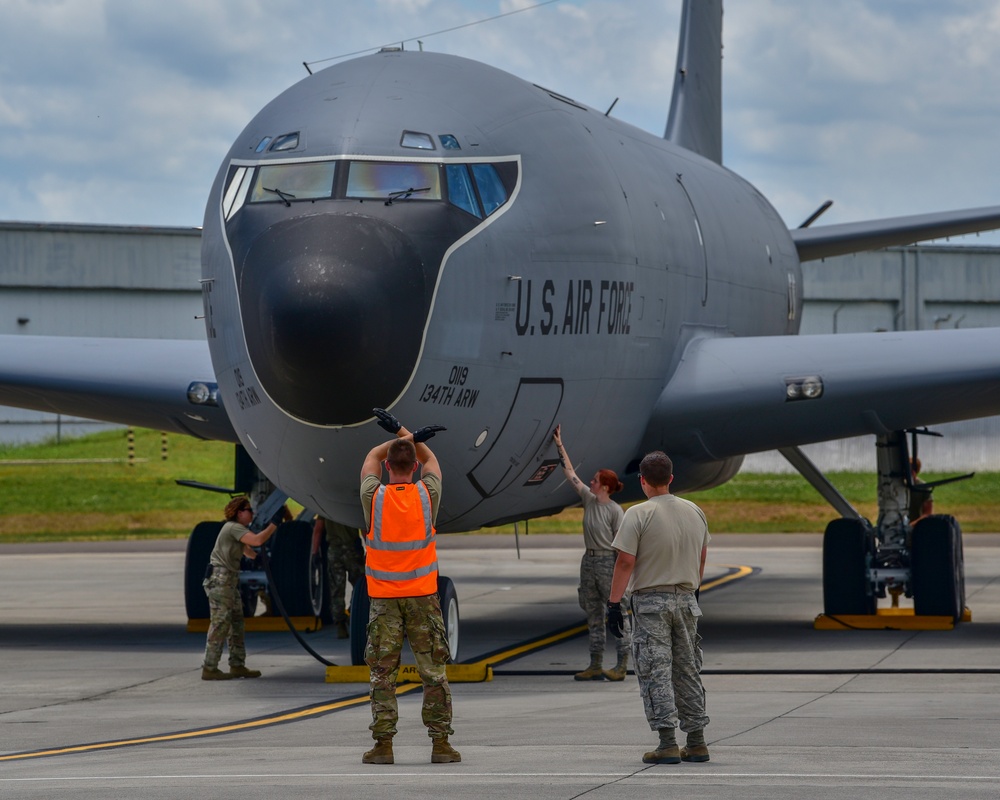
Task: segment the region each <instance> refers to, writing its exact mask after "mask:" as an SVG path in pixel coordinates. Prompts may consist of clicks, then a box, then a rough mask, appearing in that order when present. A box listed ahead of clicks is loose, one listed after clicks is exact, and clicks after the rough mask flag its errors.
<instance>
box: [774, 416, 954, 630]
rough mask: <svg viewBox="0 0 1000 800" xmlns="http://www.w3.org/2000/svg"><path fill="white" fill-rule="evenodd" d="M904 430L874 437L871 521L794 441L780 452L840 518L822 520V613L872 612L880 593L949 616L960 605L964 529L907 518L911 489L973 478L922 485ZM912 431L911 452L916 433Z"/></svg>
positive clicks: (946, 520) (938, 519)
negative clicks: (873, 517) (875, 499)
mask: <svg viewBox="0 0 1000 800" xmlns="http://www.w3.org/2000/svg"><path fill="white" fill-rule="evenodd" d="M906 433H907V431H892V432H891V433H888V434H885V435H881V436H878V437H877V439H876V448H877V463H878V509H879V514H878V521H877V522H876V524H875V525H874V526H873V525H872V524H871V523H870V522H869V521H868V520H866V519H864V518H863V517H862V516H861V514H860V513H858V512H857V511H856V510H855V509H854V508H853V507H852V506H851V505H850V503H849V502H848V501H847V500H846V499H845V498H844V497H843V496H842V495H840V494H839V492H837V491H836V489H834V488H833V486H832V485H831V484H830V483H829V481H827V479H826V478H825V477H824V476H823V475H822V474H821V473H820V472H819V470H818V469H816V467H815V466H814V465H813V464H812V463H811V462H810V461H809V460H808V459H807V458H806V457H805V455H804V454H803V453H802V452H801V451H799V450H798V449H797V448H787V449H786V450H782V451H781V452H782V454H783V455H785V457H786V458H787V459H788V460H789V461H790V462H791V463H792V464H793V465H794V466H795V467H796V468H797V469H798V470H799V472H801V473H802V475H803V476H804V477H805V478H806V479H807V480H808V481H809V482H810V483H812V484H813V486H815V487H816V488H817V489H818V490H819V491H820V493H821V494H823V496H824V497H826V498H827V500H829V501H830V502H831V504H832V505H833V506H834V508H836V509H837V510H838V511H840V512H841V514H842V515H843V517H842V518H841V519H835V520H833V521H832V522H831V523H830V524H829V525H827V528H826V533H825V534H824V536H823V610H824V613H825V614H826V615H827V616H832V617H837V616H844V615H848V614H850V615H869V614H874V613H876V606H877V602H878V598H884V597H887V596H891V597H892V605H893V606H896V605H897V604H898V600H899V597H900V596H901V595H902V596H905V597H909V598H913V608H914V614H916V615H918V616H924V615H926V616H944V617H951V619H952V620H954V621H955V622H956V623H957V622H959V621H960V620H961V619H962V615H963V613H964V611H965V563H964V556H963V551H962V530H961V527H960V526H959V524H958V521H957V520H956V519H955V518H954V517H952V516H948V515H943V514H930V515H927V516H923V517H920V518H919V519H916V520H911V519H910V518H909V509H910V496H911V493H916V492H920V493H921V494H927V493H928V492H929V491H930V490H931V489H932V488H933V487H934V486H938V485H941V484H943V483H949V482H951V481H955V480H962V479H964V478H970V477H972V475H971V474H970V475H961V476H958V477H955V478H948V479H945V480H941V481H935V482H933V483H922V484H919V487H920V488H919V489H918V488H916V487H917V486H918V483H917V481H915V480H914V474H913V471H912V468H911V461H910V448H908V447H907V440H906ZM909 433H911V435H912V436H913V448H912V449H913V453H914V455H916V434H918V433H923V434H930V432H929V431H926V430H919V431H916V430H914V431H909Z"/></svg>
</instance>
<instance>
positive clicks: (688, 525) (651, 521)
mask: <svg viewBox="0 0 1000 800" xmlns="http://www.w3.org/2000/svg"><path fill="white" fill-rule="evenodd" d="M711 538H712V537H711V536H710V535H709V533H708V521H707V520H706V519H705V515H704V513H703V512H702V510H701V509H700V508H698V506H696V505H695V504H694V503H692V502H691V501H690V500H685V499H683V498H681V497H676V496H674V495H672V494H664V495H658V496H656V497H651V498H650V499H648V500H647V501H646V502H645V503H637V504H636V505H634V506H632V507H631V508H629V509H627V510H626V511H625V518H624V519H623V520H622V524H621V527H620V528H619V529H618V535H617V536H615V541H614V543H613V546H614V548H615V549H616V550H620V551H621V552H623V553H628V554H629V555H633V556H635V570H634V571H633V572H632V578H631V580H630V581H629V585H628V591H629V592H635V591H636V590H638V589H647V588H649V587H652V586H665V585H677V586H681V587H684V588H686V589H690V590H691V591H694V590H695V589H697V588H698V585H699V584H700V583H701V575H700V572H701V551H702V549H703V548H705V547H707V546H708V543H709V541H710V540H711Z"/></svg>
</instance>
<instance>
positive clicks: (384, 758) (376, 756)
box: [361, 736, 396, 764]
mask: <svg viewBox="0 0 1000 800" xmlns="http://www.w3.org/2000/svg"><path fill="white" fill-rule="evenodd" d="M361 763H362V764H394V763H396V762H395V759H393V757H392V737H391V736H384V737H382V738H381V739H376V740H375V746H374V747H373V748H372V749H371V750H369V751H368V752H367V753H365V754H364V755H363V756H361Z"/></svg>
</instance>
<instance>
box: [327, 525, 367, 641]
mask: <svg viewBox="0 0 1000 800" xmlns="http://www.w3.org/2000/svg"><path fill="white" fill-rule="evenodd" d="M323 528H324V529H325V530H326V543H327V551H326V574H327V578H328V584H329V586H330V611H331V612H332V614H333V621H334V622H335V623H337V622H346V621H347V605H346V603H345V601H344V595H345V593H346V591H347V581H350V582H351V587H352V588H353V587H354V585H355V584H356V583H357V582H358V581H359V580H361V579H363V578H364V576H365V553H364V550H363V549H362V547H361V538H360V537H359V536H358V529H357V528H348V527H347V526H346V525H340V524H339V523H336V522H332V521H330V520H324V521H323Z"/></svg>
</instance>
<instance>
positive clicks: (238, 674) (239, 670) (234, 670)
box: [229, 664, 260, 678]
mask: <svg viewBox="0 0 1000 800" xmlns="http://www.w3.org/2000/svg"><path fill="white" fill-rule="evenodd" d="M229 676H230V677H232V678H259V677H260V670H259V669H247V668H246V667H245V666H243V665H242V664H240V665H239V666H235V667H230V668H229Z"/></svg>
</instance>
